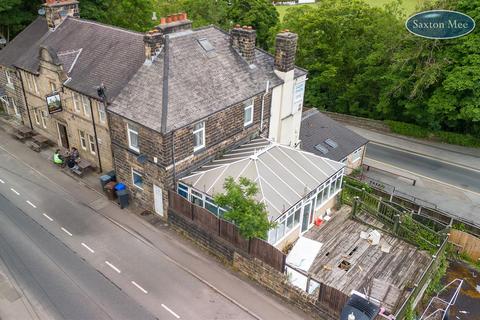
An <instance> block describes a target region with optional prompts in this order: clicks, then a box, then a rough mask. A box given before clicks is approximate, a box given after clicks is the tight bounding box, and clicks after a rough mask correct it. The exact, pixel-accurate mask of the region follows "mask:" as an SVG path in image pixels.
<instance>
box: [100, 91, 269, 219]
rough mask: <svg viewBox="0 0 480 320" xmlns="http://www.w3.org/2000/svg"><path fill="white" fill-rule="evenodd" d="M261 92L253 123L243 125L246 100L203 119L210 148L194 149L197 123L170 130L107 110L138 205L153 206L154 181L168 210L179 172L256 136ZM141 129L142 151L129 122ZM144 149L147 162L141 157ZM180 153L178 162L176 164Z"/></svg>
mask: <svg viewBox="0 0 480 320" xmlns="http://www.w3.org/2000/svg"><path fill="white" fill-rule="evenodd" d="M262 96H263V94H259V95H257V96H255V97H253V98H252V99H254V112H253V123H252V124H251V125H249V126H247V127H244V102H241V103H238V104H236V105H233V106H231V107H228V108H226V109H224V110H222V111H219V112H216V113H214V114H212V115H211V116H209V117H208V118H206V119H204V121H205V148H203V149H201V150H199V151H196V152H194V151H193V126H194V124H190V125H188V126H186V127H183V128H179V129H177V130H174V131H173V132H169V133H167V134H166V135H162V134H161V133H159V132H157V131H154V130H152V129H149V128H146V127H144V126H142V125H140V124H138V123H133V122H131V121H129V120H127V119H125V118H123V117H121V116H119V115H116V114H113V113H111V112H108V119H109V124H110V137H111V140H112V150H113V153H114V158H115V169H116V171H117V179H118V180H120V181H123V182H125V183H126V184H127V186H128V187H129V189H130V190H131V194H132V199H133V200H134V201H136V202H137V203H136V205H138V206H139V207H141V208H143V209H145V210H153V209H154V197H153V185H154V184H155V185H157V186H158V187H160V188H161V189H162V190H163V208H164V210H163V212H167V208H168V193H167V190H169V189H172V188H174V174H175V176H176V177H177V178H179V177H181V176H185V175H187V174H188V173H190V172H191V171H193V170H195V169H196V168H198V167H200V166H202V165H203V164H205V163H207V162H209V161H211V160H212V159H214V158H216V157H218V156H219V155H221V154H222V153H224V152H225V151H227V150H230V149H232V148H234V147H235V146H237V145H240V144H242V143H244V142H246V141H249V140H251V139H252V138H253V137H254V136H255V135H258V133H259V131H260V123H261V112H262V110H261V108H262ZM270 103H271V92H270V93H268V94H267V95H266V96H265V101H264V111H263V113H264V114H263V118H264V127H265V128H268V124H269V120H268V119H269V118H270ZM129 123H130V124H131V125H133V126H135V127H136V128H137V129H138V133H139V137H138V141H139V149H140V152H139V153H137V152H135V151H133V150H130V149H129V148H128V137H127V124H129ZM140 154H142V155H144V156H146V162H145V163H144V164H140V163H139V162H138V160H137V158H138V156H139V155H140ZM173 156H175V167H174V166H173ZM132 168H133V169H134V170H136V171H139V172H140V173H142V175H143V183H144V186H143V190H141V189H139V188H137V187H135V186H134V185H133V183H132V173H131V170H132Z"/></svg>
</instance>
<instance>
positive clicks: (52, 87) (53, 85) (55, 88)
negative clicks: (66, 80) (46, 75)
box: [50, 81, 57, 92]
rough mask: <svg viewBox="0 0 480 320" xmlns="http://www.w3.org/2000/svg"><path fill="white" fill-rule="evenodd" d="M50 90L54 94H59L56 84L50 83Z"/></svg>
mask: <svg viewBox="0 0 480 320" xmlns="http://www.w3.org/2000/svg"><path fill="white" fill-rule="evenodd" d="M50 90H51V91H52V92H57V86H56V85H55V82H52V81H50Z"/></svg>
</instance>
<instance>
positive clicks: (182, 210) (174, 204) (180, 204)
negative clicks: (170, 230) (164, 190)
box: [168, 190, 193, 219]
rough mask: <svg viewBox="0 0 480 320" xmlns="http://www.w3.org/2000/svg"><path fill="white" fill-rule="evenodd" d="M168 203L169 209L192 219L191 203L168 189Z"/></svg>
mask: <svg viewBox="0 0 480 320" xmlns="http://www.w3.org/2000/svg"><path fill="white" fill-rule="evenodd" d="M168 202H169V203H168V205H169V207H170V209H172V210H173V211H175V212H176V213H178V214H181V215H182V216H184V217H186V218H189V219H193V215H192V214H193V209H192V203H191V202H190V201H188V200H187V199H185V198H184V197H182V196H181V195H179V194H178V193H175V192H173V191H171V190H170V191H168Z"/></svg>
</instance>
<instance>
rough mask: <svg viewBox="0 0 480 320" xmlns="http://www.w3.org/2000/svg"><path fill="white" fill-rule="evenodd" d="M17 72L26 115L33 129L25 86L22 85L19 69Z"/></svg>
mask: <svg viewBox="0 0 480 320" xmlns="http://www.w3.org/2000/svg"><path fill="white" fill-rule="evenodd" d="M17 74H18V76H19V78H20V83H21V85H22V93H23V100H24V101H25V107H26V108H27V115H28V121H29V122H30V129H32V130H33V124H32V117H31V116H30V108H29V107H28V102H27V95H26V93H25V86H24V85H23V77H22V72H21V71H20V70H17Z"/></svg>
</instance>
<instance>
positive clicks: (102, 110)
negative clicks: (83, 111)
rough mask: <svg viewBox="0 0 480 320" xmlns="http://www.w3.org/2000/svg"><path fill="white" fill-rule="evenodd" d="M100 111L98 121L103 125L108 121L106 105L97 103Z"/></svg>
mask: <svg viewBox="0 0 480 320" xmlns="http://www.w3.org/2000/svg"><path fill="white" fill-rule="evenodd" d="M95 104H96V106H97V110H98V119H99V120H100V122H101V123H105V122H106V121H107V113H106V111H105V105H104V104H103V103H101V102H95Z"/></svg>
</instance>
